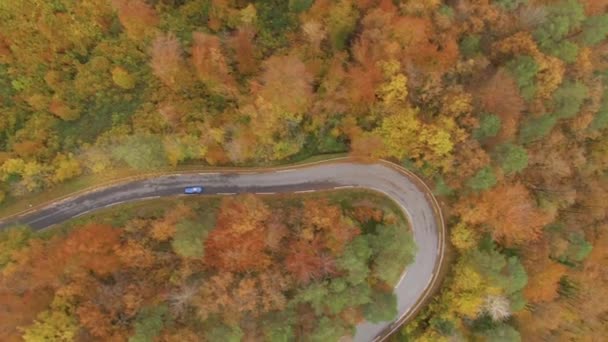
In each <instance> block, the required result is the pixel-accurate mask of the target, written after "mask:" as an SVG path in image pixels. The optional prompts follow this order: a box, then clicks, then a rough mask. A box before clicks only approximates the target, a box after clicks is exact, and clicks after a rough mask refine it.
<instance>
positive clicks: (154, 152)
mask: <svg viewBox="0 0 608 342" xmlns="http://www.w3.org/2000/svg"><path fill="white" fill-rule="evenodd" d="M112 155H113V156H114V158H116V159H119V160H122V161H123V162H125V163H127V164H128V165H129V166H131V167H132V168H134V169H140V170H153V169H157V168H160V167H162V166H165V165H167V159H166V156H165V150H164V148H163V143H162V140H161V139H160V137H158V136H152V135H131V136H127V137H125V138H124V139H123V141H122V143H121V144H120V145H118V146H116V147H115V148H114V149H113V150H112Z"/></svg>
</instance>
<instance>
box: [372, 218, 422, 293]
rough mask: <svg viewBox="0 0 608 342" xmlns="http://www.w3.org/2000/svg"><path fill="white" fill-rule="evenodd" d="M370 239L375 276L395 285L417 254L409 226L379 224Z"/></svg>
mask: <svg viewBox="0 0 608 342" xmlns="http://www.w3.org/2000/svg"><path fill="white" fill-rule="evenodd" d="M369 241H370V247H371V248H372V251H373V257H372V260H373V261H372V268H373V274H374V276H376V277H378V278H379V279H381V280H382V281H384V282H386V283H387V284H389V285H391V286H394V285H395V284H396V283H397V281H398V280H399V278H400V277H401V274H402V273H403V271H404V269H405V266H407V265H408V264H410V263H411V262H412V261H413V260H414V256H415V254H416V244H415V243H414V240H413V238H412V235H411V234H409V229H408V227H402V226H396V225H391V226H377V227H376V233H375V234H374V235H373V236H371V237H370V238H369Z"/></svg>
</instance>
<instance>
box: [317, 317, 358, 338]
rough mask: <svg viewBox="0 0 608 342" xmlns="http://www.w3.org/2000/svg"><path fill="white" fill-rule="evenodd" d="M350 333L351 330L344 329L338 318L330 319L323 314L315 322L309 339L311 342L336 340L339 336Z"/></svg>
mask: <svg viewBox="0 0 608 342" xmlns="http://www.w3.org/2000/svg"><path fill="white" fill-rule="evenodd" d="M351 334H352V332H351V331H349V330H348V329H346V327H345V326H344V324H343V323H342V322H341V321H340V319H330V318H329V317H325V316H323V317H321V319H319V321H318V322H317V324H316V326H315V330H314V331H313V332H312V334H311V335H310V339H311V341H313V342H328V341H338V340H339V339H340V337H342V336H345V335H351Z"/></svg>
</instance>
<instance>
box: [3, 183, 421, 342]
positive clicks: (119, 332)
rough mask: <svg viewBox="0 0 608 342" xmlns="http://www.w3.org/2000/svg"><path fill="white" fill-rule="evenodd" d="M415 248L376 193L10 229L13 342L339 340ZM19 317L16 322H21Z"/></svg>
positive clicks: (392, 312) (151, 206) (139, 209)
mask: <svg viewBox="0 0 608 342" xmlns="http://www.w3.org/2000/svg"><path fill="white" fill-rule="evenodd" d="M415 250H416V247H415V245H414V242H413V239H412V235H411V232H410V230H409V228H408V224H407V222H406V221H405V219H404V218H403V215H402V213H401V212H400V211H399V209H398V208H397V207H396V205H395V204H394V203H393V202H391V201H390V200H389V199H387V198H385V197H383V196H381V195H378V194H375V193H371V192H367V191H366V192H363V191H337V192H322V193H318V194H312V195H306V196H304V195H282V196H272V197H267V196H265V197H256V196H254V195H242V196H230V197H223V198H220V197H196V196H194V197H188V198H186V199H176V198H167V199H161V200H153V201H146V202H142V203H135V204H130V205H122V206H117V207H112V208H110V209H107V210H105V211H102V212H99V213H93V214H90V215H87V216H83V217H80V218H77V219H74V220H71V221H68V222H66V223H64V224H61V225H59V226H56V227H53V228H51V229H50V230H48V231H42V232H37V233H34V232H32V231H30V230H29V229H28V228H27V227H14V228H11V229H7V230H4V231H2V232H0V295H1V296H2V297H1V298H2V302H1V305H2V308H3V310H1V311H0V338H1V339H2V340H3V341H11V340H18V339H20V338H22V339H23V340H25V341H32V342H34V341H36V342H37V341H51V340H53V341H59V340H61V341H67V340H78V341H92V340H99V341H107V340H127V339H128V340H129V341H151V340H160V341H198V340H200V339H201V338H205V339H207V340H209V341H238V340H242V339H248V340H268V341H289V340H294V339H299V340H306V341H308V340H310V341H328V340H329V341H330V340H337V339H339V338H340V337H342V336H346V335H351V334H353V333H354V328H355V325H356V324H357V323H359V322H361V321H362V320H363V319H365V320H368V321H371V322H381V321H391V320H393V319H395V318H396V315H397V307H396V305H397V304H396V297H395V295H394V294H393V292H392V290H393V287H394V285H395V284H396V283H397V281H398V279H399V278H400V277H401V275H402V274H403V272H404V270H405V267H406V265H407V264H409V263H411V262H412V261H413V257H414V254H415ZM17 313H18V314H17Z"/></svg>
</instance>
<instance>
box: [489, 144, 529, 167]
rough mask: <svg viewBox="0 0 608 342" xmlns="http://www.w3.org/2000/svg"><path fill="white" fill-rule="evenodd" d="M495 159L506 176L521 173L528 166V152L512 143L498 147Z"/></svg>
mask: <svg viewBox="0 0 608 342" xmlns="http://www.w3.org/2000/svg"><path fill="white" fill-rule="evenodd" d="M495 159H496V161H497V162H498V163H499V164H500V167H501V168H502V169H503V171H504V172H505V173H506V174H513V173H518V172H521V171H522V170H523V169H525V168H526V167H527V166H528V152H527V151H526V149H525V148H523V147H521V146H518V145H515V144H512V143H506V144H502V145H500V146H498V147H497V148H496V152H495Z"/></svg>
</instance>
